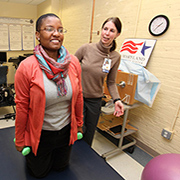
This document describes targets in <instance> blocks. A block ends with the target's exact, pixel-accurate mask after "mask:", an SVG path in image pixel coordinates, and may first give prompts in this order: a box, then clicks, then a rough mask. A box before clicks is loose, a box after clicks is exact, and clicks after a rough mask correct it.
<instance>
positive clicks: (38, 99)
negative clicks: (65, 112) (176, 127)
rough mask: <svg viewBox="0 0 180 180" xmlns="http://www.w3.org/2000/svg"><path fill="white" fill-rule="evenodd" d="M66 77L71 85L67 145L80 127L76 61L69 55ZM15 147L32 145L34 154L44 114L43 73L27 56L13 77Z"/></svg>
mask: <svg viewBox="0 0 180 180" xmlns="http://www.w3.org/2000/svg"><path fill="white" fill-rule="evenodd" d="M68 75H69V78H70V81H71V85H72V92H73V93H72V101H71V135H70V142H69V144H73V143H74V142H75V141H76V140H77V127H81V126H82V125H83V96H82V87H81V67H80V64H79V60H78V59H77V58H76V57H75V56H73V55H71V63H70V65H69V71H68ZM15 91H16V97H15V102H16V120H15V138H16V145H17V146H31V147H32V151H33V153H34V154H35V155H36V154H37V149H38V145H39V141H40V136H41V131H42V125H43V120H44V112H45V101H46V99H45V90H44V81H43V73H42V70H41V69H40V67H39V63H38V61H37V59H36V57H35V56H34V55H33V56H30V57H28V58H26V59H25V60H24V61H22V62H21V63H20V66H19V67H18V69H17V71H16V74H15Z"/></svg>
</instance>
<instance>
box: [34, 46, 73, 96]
mask: <svg viewBox="0 0 180 180" xmlns="http://www.w3.org/2000/svg"><path fill="white" fill-rule="evenodd" d="M59 54H60V55H59V57H58V59H57V62H56V61H55V60H54V59H52V58H50V57H49V56H48V55H47V53H46V52H45V51H44V49H43V47H42V46H41V45H37V46H36V47H35V48H34V55H35V56H36V57H37V59H38V62H39V66H40V68H41V69H42V70H44V72H45V74H46V76H47V78H48V79H51V80H53V81H54V82H55V83H56V85H57V91H58V96H64V95H66V94H67V86H66V83H65V80H64V78H66V76H67V74H68V67H69V64H70V60H71V57H70V54H69V52H68V51H67V50H66V48H65V47H64V46H61V48H60V49H59Z"/></svg>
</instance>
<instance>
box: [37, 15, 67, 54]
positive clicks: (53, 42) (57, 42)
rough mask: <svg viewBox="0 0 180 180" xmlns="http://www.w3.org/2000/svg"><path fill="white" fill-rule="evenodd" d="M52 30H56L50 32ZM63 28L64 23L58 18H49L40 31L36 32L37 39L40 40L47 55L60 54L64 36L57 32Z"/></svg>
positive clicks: (44, 21) (43, 21) (42, 24)
mask: <svg viewBox="0 0 180 180" xmlns="http://www.w3.org/2000/svg"><path fill="white" fill-rule="evenodd" d="M51 28H53V29H55V30H54V31H48V29H51ZM62 28H63V26H62V23H61V21H60V19H59V18H57V17H54V16H48V17H46V18H45V19H43V20H42V23H41V26H40V29H39V31H36V39H37V40H39V42H40V44H41V45H42V47H43V48H44V50H45V51H46V53H47V54H51V53H53V52H58V49H59V48H60V47H61V45H62V43H63V39H64V35H63V34H62V33H59V32H58V31H57V30H58V29H62Z"/></svg>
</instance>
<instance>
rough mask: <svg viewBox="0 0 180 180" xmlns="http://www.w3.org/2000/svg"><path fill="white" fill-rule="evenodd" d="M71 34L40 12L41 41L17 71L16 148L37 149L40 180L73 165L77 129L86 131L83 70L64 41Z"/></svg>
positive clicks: (32, 167) (33, 158) (31, 162)
mask: <svg viewBox="0 0 180 180" xmlns="http://www.w3.org/2000/svg"><path fill="white" fill-rule="evenodd" d="M65 32H66V30H65V29H64V28H63V26H62V23H61V20H60V19H59V17H58V16H56V15H55V14H45V15H42V16H40V17H39V19H38V20H37V22H36V38H37V40H38V41H39V45H37V46H36V47H35V49H34V55H32V56H30V57H28V58H26V59H25V60H24V61H22V62H21V64H20V66H19V67H18V69H17V72H16V75H15V91H16V99H15V102H16V121H15V138H16V149H17V151H19V152H21V151H22V150H23V148H24V147H26V146H29V147H31V149H32V150H31V152H30V154H28V155H27V156H26V164H27V168H28V170H29V172H30V174H32V175H33V176H35V177H37V178H42V177H44V176H46V175H47V174H48V172H49V171H50V170H51V169H53V170H56V171H62V170H63V169H65V168H66V167H67V165H68V163H69V157H70V152H71V147H72V144H73V143H74V142H75V141H76V140H77V132H82V125H83V120H82V119H83V98H82V87H81V68H80V64H79V61H78V60H77V58H76V57H75V56H73V55H70V54H69V53H68V51H67V50H66V48H65V47H64V46H63V45H62V43H63V39H64V33H65Z"/></svg>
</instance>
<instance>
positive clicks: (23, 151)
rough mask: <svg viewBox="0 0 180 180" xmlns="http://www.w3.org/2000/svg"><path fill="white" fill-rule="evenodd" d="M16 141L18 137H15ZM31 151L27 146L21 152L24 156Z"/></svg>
mask: <svg viewBox="0 0 180 180" xmlns="http://www.w3.org/2000/svg"><path fill="white" fill-rule="evenodd" d="M15 141H16V139H15V138H14V143H15ZM30 152H31V149H30V147H25V148H24V149H23V150H22V152H21V153H22V155H23V156H26V155H28V154H29V153H30Z"/></svg>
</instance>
